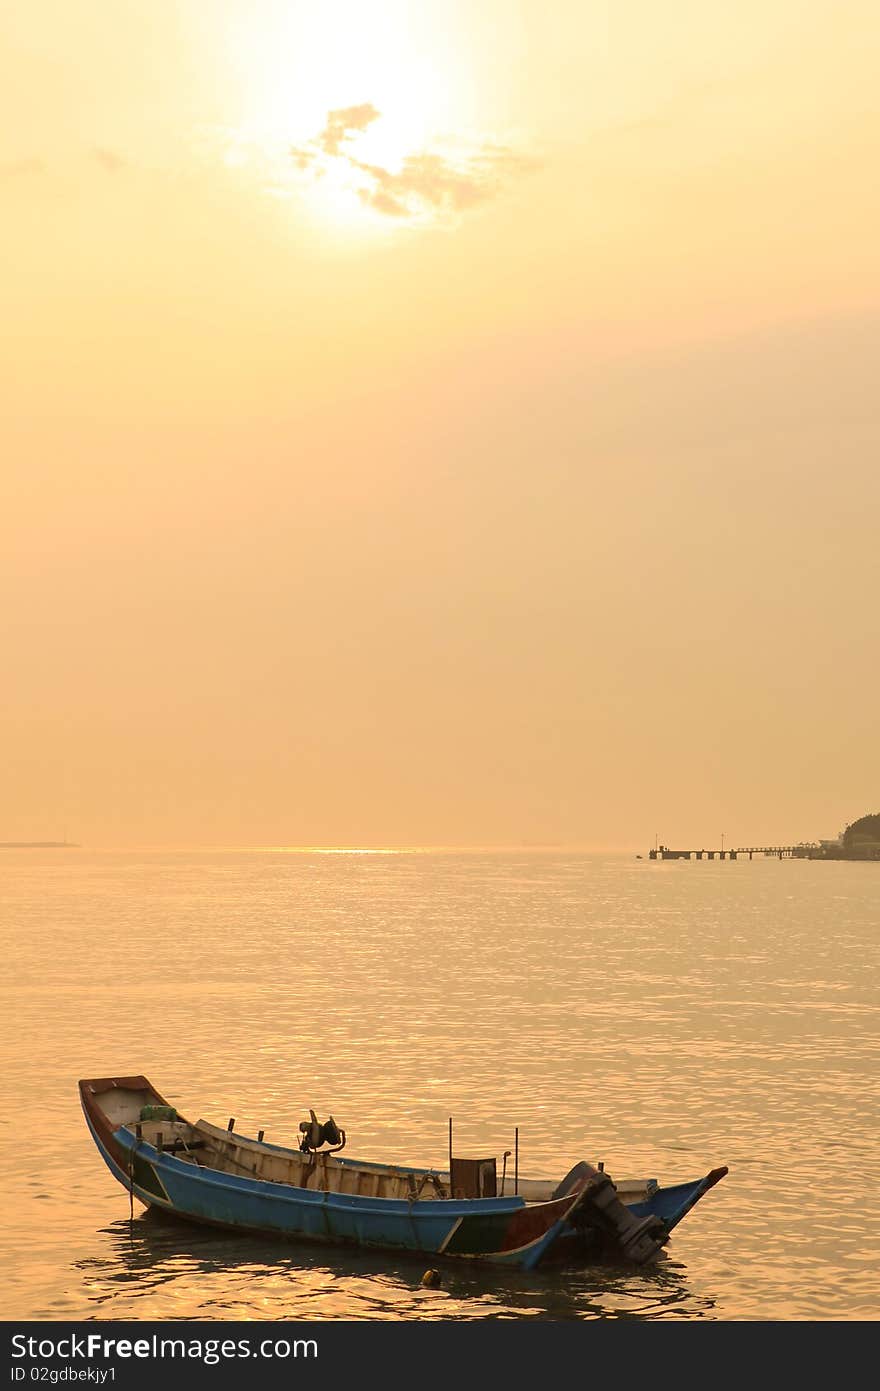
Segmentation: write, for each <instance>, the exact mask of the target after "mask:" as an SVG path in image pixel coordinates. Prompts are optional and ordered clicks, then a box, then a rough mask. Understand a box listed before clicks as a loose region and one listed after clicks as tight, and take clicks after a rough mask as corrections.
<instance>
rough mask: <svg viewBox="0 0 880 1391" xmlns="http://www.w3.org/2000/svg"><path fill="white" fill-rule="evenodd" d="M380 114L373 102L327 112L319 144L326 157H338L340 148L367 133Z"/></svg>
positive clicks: (318, 140)
mask: <svg viewBox="0 0 880 1391" xmlns="http://www.w3.org/2000/svg"><path fill="white" fill-rule="evenodd" d="M379 115H380V113H379V112H378V111H377V110H376V108H375V106H373V104H372V102H369V101H365V102H363V103H362V105H360V106H343V107H340V109H339V110H338V111H328V112H327V124H326V126H325V127H324V129H323V130H322V131H321V134H320V135H319V136H318V139H317V143H318V144H319V145H320V147H321V149H322V150H323V151H324V153H325V154H326V155H338V154H339V147H340V145H342V144H343V143H344V142H345V141H346V140H350V139H351V137H352V136H353V135H358V134H360V132H361V131H365V130H366V128H367V126H369V125H372V123H373V121H376V120H378V119H379Z"/></svg>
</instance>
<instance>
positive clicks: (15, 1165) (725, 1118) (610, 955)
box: [0, 848, 880, 1320]
mask: <svg viewBox="0 0 880 1391" xmlns="http://www.w3.org/2000/svg"><path fill="white" fill-rule="evenodd" d="M878 947H880V865H872V864H859V863H847V862H827V863H823V862H816V861H805V860H778V859H764V858H755V859H754V860H751V861H750V860H748V859H747V858H740V859H739V860H737V861H734V862H731V861H729V860H725V861H724V862H721V861H719V860H715V861H705V860H704V861H701V862H696V861H691V862H684V861H682V862H662V863H657V862H650V861H649V860H647V859H639V858H637V857H636V856H635V855H615V856H610V855H604V856H603V855H593V854H579V853H578V854H576V853H572V852H568V851H564V850H536V849H528V848H523V849H521V850H505V851H484V850H469V851H451V850H449V851H426V850H411V851H343V852H341V851H323V850H308V851H302V850H284V849H265V850H252V849H249V850H226V851H192V850H189V851H174V852H169V851H167V850H165V851H156V850H152V851H137V852H135V851H119V850H115V851H104V852H92V851H89V850H86V849H66V850H4V851H2V852H0V961H2V1012H0V1059H2V1072H3V1095H4V1098H5V1100H4V1106H3V1115H2V1125H0V1144H2V1161H0V1183H2V1195H3V1196H2V1211H3V1223H2V1229H0V1242H2V1247H3V1270H4V1280H3V1295H2V1307H0V1313H2V1316H3V1317H5V1318H7V1319H41V1320H60V1319H77V1320H80V1319H99V1320H100V1319H212V1320H213V1319H255V1318H256V1319H342V1318H344V1319H465V1320H474V1319H553V1320H575V1319H704V1320H706V1319H709V1320H713V1319H721V1320H745V1319H748V1320H755V1319H757V1320H795V1319H797V1320H817V1319H818V1320H855V1319H875V1318H877V1317H878V1316H880V1277H878V1269H880V1143H878V1129H877V1122H878V1115H880V1108H878V1086H880V1067H878V1027H877V1025H878V969H877V967H878ZM130 1073H145V1074H146V1075H147V1076H148V1077H149V1078H150V1080H151V1081H152V1082H153V1083H154V1084H155V1086H156V1087H157V1089H158V1090H159V1091H160V1092H162V1093H163V1094H164V1095H165V1096H166V1097H167V1098H168V1099H169V1100H170V1101H171V1102H173V1103H174V1104H175V1105H177V1107H178V1108H179V1109H180V1110H181V1111H182V1112H183V1114H185V1115H186V1116H188V1117H189V1118H190V1119H193V1120H195V1119H197V1118H200V1117H204V1118H205V1119H208V1120H212V1121H214V1122H216V1123H218V1124H220V1125H224V1126H225V1125H226V1123H227V1120H228V1119H229V1118H230V1117H235V1121H236V1129H237V1130H239V1131H241V1132H243V1133H246V1134H256V1132H257V1130H258V1129H264V1130H265V1131H266V1138H267V1139H268V1140H271V1141H273V1142H275V1143H277V1144H295V1143H296V1141H297V1138H298V1126H299V1122H300V1121H301V1120H302V1119H303V1118H304V1117H306V1116H307V1114H308V1109H309V1108H314V1109H315V1111H316V1112H317V1114H318V1117H319V1119H320V1120H325V1119H326V1118H327V1116H329V1115H331V1114H332V1115H333V1116H334V1117H335V1118H336V1120H337V1122H338V1123H339V1124H340V1125H341V1126H343V1127H344V1128H345V1130H346V1132H347V1135H348V1150H347V1152H348V1153H350V1154H351V1155H354V1156H356V1157H362V1158H366V1159H375V1160H387V1161H391V1162H397V1163H404V1164H407V1163H410V1164H421V1163H426V1164H434V1165H438V1166H440V1165H443V1164H444V1162H445V1157H446V1151H447V1126H448V1119H449V1117H450V1116H452V1117H453V1118H454V1127H455V1131H454V1133H455V1149H456V1152H457V1153H460V1154H464V1155H468V1154H469V1155H473V1156H479V1157H483V1156H486V1155H492V1154H494V1155H496V1156H497V1157H498V1163H499V1171H500V1168H501V1162H502V1155H503V1153H504V1151H506V1150H513V1148H514V1131H515V1128H518V1130H519V1144H520V1172H521V1173H522V1174H523V1175H525V1176H539V1177H558V1178H560V1179H561V1178H562V1177H563V1175H564V1174H566V1173H567V1172H568V1170H569V1169H570V1168H571V1167H572V1165H573V1164H574V1163H575V1162H576V1161H577V1160H579V1159H581V1158H585V1159H589V1160H590V1161H591V1162H593V1163H597V1162H598V1161H601V1162H602V1163H603V1164H604V1165H605V1168H606V1170H607V1171H608V1172H609V1173H610V1174H611V1175H612V1177H617V1178H633V1177H652V1178H657V1179H658V1180H660V1182H661V1183H662V1182H666V1183H674V1182H679V1181H682V1180H685V1179H692V1178H696V1177H698V1176H701V1175H703V1174H705V1173H706V1172H707V1171H708V1170H710V1169H712V1168H714V1167H716V1166H718V1165H722V1164H726V1165H729V1168H730V1173H729V1175H728V1177H727V1178H726V1179H725V1180H724V1181H723V1182H722V1183H721V1184H719V1185H718V1186H717V1187H716V1188H714V1189H712V1191H711V1192H710V1193H709V1194H708V1195H707V1196H706V1197H705V1198H704V1200H703V1201H702V1202H701V1203H700V1204H699V1205H698V1207H697V1208H696V1209H695V1210H694V1211H693V1212H692V1213H691V1214H690V1216H689V1217H688V1218H686V1220H685V1221H684V1222H683V1223H682V1225H681V1226H680V1227H679V1228H678V1229H677V1230H676V1231H675V1233H674V1235H673V1238H672V1241H671V1243H670V1245H669V1247H668V1249H667V1252H666V1253H665V1254H664V1256H663V1258H662V1259H661V1260H660V1261H658V1262H657V1263H656V1264H655V1265H654V1266H652V1267H651V1268H649V1269H633V1268H626V1267H622V1266H614V1265H599V1264H596V1265H590V1266H587V1267H585V1268H583V1269H578V1270H573V1271H559V1270H553V1271H547V1272H543V1271H541V1270H540V1269H539V1270H538V1271H536V1272H533V1273H530V1274H525V1273H519V1272H511V1271H508V1270H503V1269H502V1270H496V1269H491V1268H488V1267H487V1268H481V1267H480V1266H477V1265H473V1264H470V1263H467V1262H461V1263H458V1264H456V1263H454V1262H449V1263H448V1264H447V1265H445V1266H444V1267H443V1269H442V1271H441V1284H440V1286H439V1288H427V1287H424V1286H423V1285H422V1283H421V1280H422V1276H423V1274H424V1271H425V1268H426V1265H427V1264H430V1263H431V1262H429V1261H428V1260H427V1258H425V1257H418V1256H402V1255H395V1254H388V1253H383V1252H379V1251H372V1250H351V1249H346V1248H343V1247H329V1246H323V1245H314V1244H311V1245H310V1244H308V1243H305V1242H292V1241H289V1242H284V1241H273V1240H272V1239H269V1238H256V1237H252V1236H248V1235H236V1234H232V1233H228V1232H224V1231H219V1230H212V1229H207V1228H200V1227H194V1226H189V1225H186V1224H184V1223H181V1222H177V1221H174V1220H172V1219H168V1218H167V1217H159V1218H157V1217H156V1216H155V1215H149V1214H147V1213H145V1212H144V1211H143V1210H142V1209H141V1208H140V1206H139V1205H137V1204H135V1209H134V1217H133V1219H132V1217H131V1216H130V1213H129V1197H128V1194H127V1193H126V1192H125V1191H124V1189H123V1188H122V1187H120V1186H119V1185H118V1184H117V1183H116V1182H115V1181H114V1180H113V1178H112V1177H111V1175H110V1173H109V1172H108V1170H107V1169H106V1168H105V1166H104V1164H103V1162H102V1161H101V1159H100V1157H99V1155H98V1153H97V1151H96V1149H95V1147H94V1144H93V1142H92V1140H91V1138H90V1136H89V1133H88V1131H87V1129H86V1126H85V1122H84V1120H83V1117H82V1113H81V1111H80V1107H79V1101H78V1096H77V1080H78V1079H79V1078H80V1077H94V1076H112V1075H122V1074H130ZM511 1163H512V1160H508V1165H510V1164H511ZM508 1172H510V1170H509V1169H508ZM434 1264H436V1262H434Z"/></svg>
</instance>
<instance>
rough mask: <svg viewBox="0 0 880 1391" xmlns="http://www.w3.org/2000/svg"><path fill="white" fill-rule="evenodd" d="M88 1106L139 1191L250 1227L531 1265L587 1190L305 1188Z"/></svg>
mask: <svg viewBox="0 0 880 1391" xmlns="http://www.w3.org/2000/svg"><path fill="white" fill-rule="evenodd" d="M84 1112H85V1116H86V1121H87V1123H88V1125H89V1129H90V1131H91V1134H92V1138H93V1139H94V1141H95V1144H96V1146H97V1148H98V1150H99V1152H100V1153H101V1155H102V1157H103V1159H104V1161H105V1163H106V1164H107V1167H108V1168H109V1169H110V1172H111V1173H112V1174H113V1176H114V1178H116V1180H117V1181H118V1182H119V1183H120V1184H122V1186H123V1187H124V1188H125V1189H126V1190H127V1191H128V1192H129V1194H130V1195H131V1197H132V1198H137V1199H138V1201H139V1202H141V1203H143V1204H144V1205H145V1206H150V1207H157V1208H161V1209H163V1210H164V1211H166V1212H170V1213H174V1214H175V1215H176V1216H178V1217H182V1218H185V1219H187V1220H189V1221H195V1222H201V1223H210V1224H211V1225H214V1226H219V1227H226V1228H235V1229H238V1230H241V1231H248V1232H261V1233H267V1234H272V1235H275V1236H282V1237H288V1238H296V1239H305V1240H309V1241H322V1242H333V1243H341V1244H350V1245H356V1246H367V1247H370V1246H372V1247H378V1248H381V1249H384V1250H395V1251H409V1252H412V1253H419V1254H424V1255H432V1256H456V1257H464V1258H468V1259H472V1260H483V1261H489V1262H491V1263H492V1264H496V1265H515V1266H520V1267H522V1268H524V1269H531V1268H533V1267H534V1266H536V1265H537V1264H538V1263H539V1262H540V1261H542V1260H543V1259H544V1258H545V1256H546V1254H547V1252H548V1251H549V1249H550V1247H551V1246H552V1245H553V1244H554V1242H555V1241H557V1240H558V1239H559V1238H560V1237H561V1236H562V1235H563V1233H564V1232H565V1229H566V1224H567V1222H568V1220H569V1218H570V1217H572V1216H573V1214H574V1213H575V1211H576V1209H577V1208H578V1206H579V1205H580V1202H581V1200H582V1197H583V1192H584V1190H580V1191H578V1192H577V1193H575V1194H571V1195H569V1196H567V1197H565V1198H562V1199H559V1200H558V1201H557V1202H555V1203H542V1204H540V1205H539V1206H536V1207H529V1206H527V1205H526V1204H525V1203H524V1201H523V1200H522V1198H517V1197H510V1198H485V1199H466V1200H462V1201H456V1200H449V1199H445V1200H438V1201H436V1202H434V1201H419V1202H413V1203H410V1202H404V1201H395V1200H393V1199H388V1198H372V1199H371V1198H365V1197H362V1196H354V1195H352V1194H347V1193H329V1192H323V1191H321V1190H312V1189H306V1188H296V1187H293V1186H292V1185H290V1184H281V1183H271V1182H266V1181H265V1180H261V1179H252V1178H248V1177H247V1176H245V1175H241V1176H239V1175H237V1174H228V1173H222V1172H219V1171H216V1170H211V1169H204V1168H196V1167H195V1166H193V1165H192V1164H189V1163H187V1162H185V1161H183V1160H181V1159H178V1158H176V1156H174V1155H172V1154H164V1153H160V1152H159V1151H158V1150H156V1149H155V1148H154V1146H152V1145H150V1144H148V1143H147V1142H145V1141H143V1140H138V1138H137V1136H136V1135H135V1134H134V1133H133V1132H132V1131H131V1130H130V1129H128V1127H126V1126H120V1127H119V1128H118V1129H116V1130H115V1131H112V1132H110V1133H109V1135H108V1134H107V1133H106V1131H105V1133H104V1134H102V1133H101V1132H100V1130H99V1128H98V1126H96V1125H95V1123H94V1121H93V1117H92V1116H91V1115H90V1112H89V1108H88V1107H85V1106H84Z"/></svg>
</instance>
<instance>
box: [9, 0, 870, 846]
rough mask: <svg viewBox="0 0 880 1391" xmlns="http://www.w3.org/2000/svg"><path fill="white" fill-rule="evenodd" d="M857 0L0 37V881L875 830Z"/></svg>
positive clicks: (279, 18) (116, 26)
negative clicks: (178, 861)
mask: <svg viewBox="0 0 880 1391" xmlns="http://www.w3.org/2000/svg"><path fill="white" fill-rule="evenodd" d="M878 70H880V10H878V7H877V5H876V3H875V0H864V3H862V0H837V3H833V4H832V3H826V0H742V2H741V3H739V4H737V5H735V6H733V5H730V4H729V3H727V0H667V3H665V4H663V5H659V4H657V3H656V0H602V3H599V2H598V0H596V2H595V3H594V2H593V0H577V3H568V2H567V0H557V3H555V4H554V5H552V6H549V7H548V6H547V5H546V4H545V3H538V0H521V2H520V3H514V2H513V0H504V3H502V0H480V3H479V4H476V5H475V4H473V2H472V0H469V3H463V2H462V3H459V2H458V0H442V3H441V2H440V0H420V3H419V4H418V5H413V4H412V3H402V2H401V3H398V2H397V0H376V3H370V0H344V2H343V0H322V3H321V4H320V5H319V4H316V3H300V0H211V3H210V4H206V3H204V0H174V2H172V0H153V3H151V4H150V5H149V6H146V5H144V4H142V3H140V0H115V3H114V4H113V5H112V6H108V5H107V4H106V0H40V3H36V4H35V3H33V0H28V3H23V2H22V0H11V3H9V4H7V5H5V6H4V7H3V12H2V15H0V115H2V120H0V202H2V216H0V250H2V258H0V266H2V271H0V276H2V322H3V332H2V335H0V382H2V392H0V422H2V423H0V585H2V593H3V595H4V603H3V604H2V607H0V701H2V704H0V714H2V718H0V840H12V839H43V838H61V837H64V836H67V837H69V838H70V839H72V840H76V841H78V842H81V843H83V844H87V845H92V846H111V847H112V846H123V845H133V844H168V845H193V844H204V845H212V844H216V845H365V846H375V845H477V844H481V845H487V844H491V845H496V844H497V845H521V844H546V843H549V844H556V843H564V844H576V845H582V846H586V847H592V848H595V849H612V848H618V849H623V848H626V849H638V850H644V849H647V848H648V846H649V845H650V844H653V841H654V837H655V834H656V835H658V836H659V838H660V840H661V841H663V842H665V843H667V844H673V845H674V844H679V845H712V844H715V845H717V844H718V843H719V842H720V835H721V833H722V832H723V833H724V835H725V843H726V844H728V845H731V844H754V843H757V842H761V843H763V842H765V841H770V842H772V843H786V844H787V843H791V842H794V841H799V840H805V839H813V838H816V837H819V836H833V835H836V834H837V832H838V831H839V830H840V829H841V828H842V827H843V826H844V825H845V824H846V823H847V822H848V821H851V820H853V819H855V818H856V817H857V816H859V815H861V814H863V813H864V812H866V811H873V810H876V809H878V807H880V737H878V736H880V699H878V682H880V608H878V595H880V546H878V535H880V482H878V455H880V450H878V446H880V423H878V411H877V404H876V403H877V398H878V381H877V378H878V362H880V274H878V272H880V235H878V233H880V180H878V173H877V171H878V168H880V158H878V156H880V86H878V83H877V80H876V74H877V71H878Z"/></svg>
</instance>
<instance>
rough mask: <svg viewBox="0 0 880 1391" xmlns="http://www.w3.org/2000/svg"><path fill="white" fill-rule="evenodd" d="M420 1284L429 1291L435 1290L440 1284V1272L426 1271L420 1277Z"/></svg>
mask: <svg viewBox="0 0 880 1391" xmlns="http://www.w3.org/2000/svg"><path fill="white" fill-rule="evenodd" d="M422 1284H423V1285H426V1286H427V1288H428V1289H429V1290H436V1289H437V1287H438V1286H439V1284H440V1271H439V1270H426V1271H425V1273H424V1275H423V1276H422Z"/></svg>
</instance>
